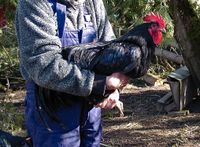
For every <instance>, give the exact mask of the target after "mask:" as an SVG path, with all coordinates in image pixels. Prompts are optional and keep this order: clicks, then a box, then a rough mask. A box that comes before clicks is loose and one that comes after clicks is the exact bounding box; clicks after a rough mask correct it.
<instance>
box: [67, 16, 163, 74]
mask: <svg viewBox="0 0 200 147" xmlns="http://www.w3.org/2000/svg"><path fill="white" fill-rule="evenodd" d="M144 21H145V22H146V23H143V24H140V25H138V26H136V27H134V28H133V29H132V30H130V31H129V32H128V33H127V34H125V35H124V36H122V37H121V38H119V39H116V40H113V41H110V42H99V43H95V44H89V45H86V44H82V45H78V46H76V47H74V46H72V47H67V48H65V49H64V50H63V57H64V58H65V59H67V60H68V61H71V62H74V63H76V65H78V66H79V67H80V68H85V69H91V70H93V71H94V72H95V73H97V74H102V75H110V74H112V73H114V72H122V73H124V74H125V75H127V76H128V77H130V78H137V77H140V76H142V75H144V74H145V73H146V72H147V70H148V68H149V64H150V60H151V58H152V56H153V54H154V50H155V47H156V45H158V44H160V42H161V40H162V31H163V30H164V29H165V21H164V20H163V18H162V17H161V16H160V15H156V14H154V13H150V14H148V15H146V16H145V17H144Z"/></svg>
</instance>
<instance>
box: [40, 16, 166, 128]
mask: <svg viewBox="0 0 200 147" xmlns="http://www.w3.org/2000/svg"><path fill="white" fill-rule="evenodd" d="M144 21H145V22H146V23H143V24H141V25H138V26H136V27H134V28H133V29H132V30H130V31H129V32H128V33H127V34H125V35H124V36H122V37H121V38H119V39H116V40H113V41H110V42H98V43H95V44H82V45H78V46H71V47H67V48H65V49H63V52H62V55H63V58H64V59H66V60H68V61H70V62H74V63H76V65H77V66H79V67H80V68H85V69H90V70H92V71H94V72H95V73H97V74H101V75H110V74H112V73H114V72H122V73H124V74H125V75H127V76H128V77H130V78H137V77H140V76H142V75H144V74H145V73H146V72H147V70H148V68H149V64H150V60H151V58H152V56H153V54H154V49H155V47H156V45H158V44H159V43H160V42H161V40H162V32H161V31H162V30H163V29H164V28H165V21H164V20H163V18H162V17H161V16H160V15H156V14H154V13H150V14H148V15H146V16H145V17H144ZM38 91H39V97H40V98H39V99H38V100H37V101H38V104H39V105H40V106H41V107H44V110H45V111H46V112H47V114H48V115H49V116H50V117H51V118H52V119H53V120H54V121H55V122H58V123H59V124H60V125H61V126H63V125H62V124H61V122H59V120H58V118H57V117H56V115H55V114H54V113H53V112H55V111H56V110H57V108H58V107H60V106H65V105H69V103H70V99H67V102H65V100H66V99H65V98H66V97H68V98H69V97H70V95H66V93H61V92H56V91H53V90H49V89H45V88H42V87H38ZM91 100H95V99H91ZM93 103H94V104H97V102H96V101H94V102H93ZM121 104H122V103H121V102H120V101H119V103H118V104H117V107H120V109H122V106H121ZM121 113H122V114H123V112H122V110H121Z"/></svg>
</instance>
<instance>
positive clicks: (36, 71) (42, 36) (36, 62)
mask: <svg viewBox="0 0 200 147" xmlns="http://www.w3.org/2000/svg"><path fill="white" fill-rule="evenodd" d="M87 4H88V7H89V8H90V11H91V14H92V20H93V23H94V27H95V29H96V32H97V39H98V40H100V41H104V40H105V41H108V40H111V39H113V38H114V34H113V31H112V28H111V25H110V23H109V21H108V18H107V16H106V12H105V8H104V5H103V2H102V0H87ZM69 12H70V11H69ZM72 13H74V12H72ZM74 14H76V13H74ZM78 15H80V14H79V12H78V13H77V15H74V18H72V19H71V18H70V17H69V18H68V19H67V20H68V21H72V22H71V24H73V23H74V22H77V23H78V22H81V21H79V19H80V18H81V17H77V16H78ZM71 16H73V15H71ZM73 21H74V22H73ZM77 26H80V25H78V24H77ZM56 31H57V19H56V16H55V14H54V12H53V10H52V7H51V5H50V3H48V1H47V0H19V2H18V7H17V11H16V32H17V39H18V45H19V49H20V65H21V66H20V68H21V73H22V75H23V77H24V78H25V80H33V81H34V82H35V83H37V84H38V85H40V86H42V87H45V88H49V89H53V90H56V91H60V92H66V93H69V94H73V95H78V96H88V95H90V94H91V92H92V91H94V90H95V88H96V92H97V93H98V90H97V87H98V86H96V85H98V83H101V82H102V79H103V81H104V84H105V76H102V77H101V76H100V75H95V73H94V72H92V71H89V70H86V69H80V68H79V67H78V66H77V65H76V64H74V63H70V62H68V61H66V60H64V59H63V58H62V55H61V51H62V49H61V42H60V39H59V38H58V37H57V36H56V34H57V32H56ZM96 77H98V78H96ZM99 77H100V78H99ZM99 79H101V80H99Z"/></svg>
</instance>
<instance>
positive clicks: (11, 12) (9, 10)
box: [0, 0, 17, 23]
mask: <svg viewBox="0 0 200 147" xmlns="http://www.w3.org/2000/svg"><path fill="white" fill-rule="evenodd" d="M16 6H17V0H1V1H0V7H3V8H4V9H5V12H6V19H7V20H8V22H10V23H12V21H13V18H14V16H15V9H16Z"/></svg>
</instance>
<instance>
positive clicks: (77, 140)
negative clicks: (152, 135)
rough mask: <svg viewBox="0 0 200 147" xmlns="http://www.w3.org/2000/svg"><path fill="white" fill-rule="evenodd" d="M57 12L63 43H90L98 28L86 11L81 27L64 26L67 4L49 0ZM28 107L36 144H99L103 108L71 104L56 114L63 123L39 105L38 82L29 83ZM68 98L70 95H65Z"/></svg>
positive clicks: (52, 146)
mask: <svg viewBox="0 0 200 147" xmlns="http://www.w3.org/2000/svg"><path fill="white" fill-rule="evenodd" d="M50 3H52V4H53V9H54V11H55V13H57V20H58V27H59V28H58V32H59V33H58V34H59V37H60V40H61V42H62V46H63V47H66V46H69V45H77V44H80V43H90V42H92V41H93V40H94V39H95V38H96V32H95V30H94V28H93V24H92V22H91V20H90V15H89V14H87V13H85V14H84V19H85V28H83V29H82V30H67V29H66V28H65V13H66V7H65V5H62V4H59V3H56V2H55V1H54V0H52V1H50ZM26 89H27V95H26V110H25V120H26V125H27V130H28V133H29V134H30V136H31V137H32V139H33V145H34V147H79V146H82V147H99V146H100V141H101V135H102V126H101V109H100V108H91V109H88V108H87V107H84V101H83V100H82V101H80V102H76V103H74V104H73V105H71V106H66V107H65V108H63V109H61V110H59V111H58V112H56V116H57V118H59V120H60V121H61V122H62V124H63V125H64V128H63V127H61V126H60V125H59V124H58V123H56V122H55V121H52V119H51V118H50V117H49V116H48V115H47V114H46V113H45V111H43V110H42V109H40V107H37V102H36V97H37V96H38V95H37V93H36V86H35V84H34V82H32V81H28V82H27V84H26ZM66 99H67V97H66Z"/></svg>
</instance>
